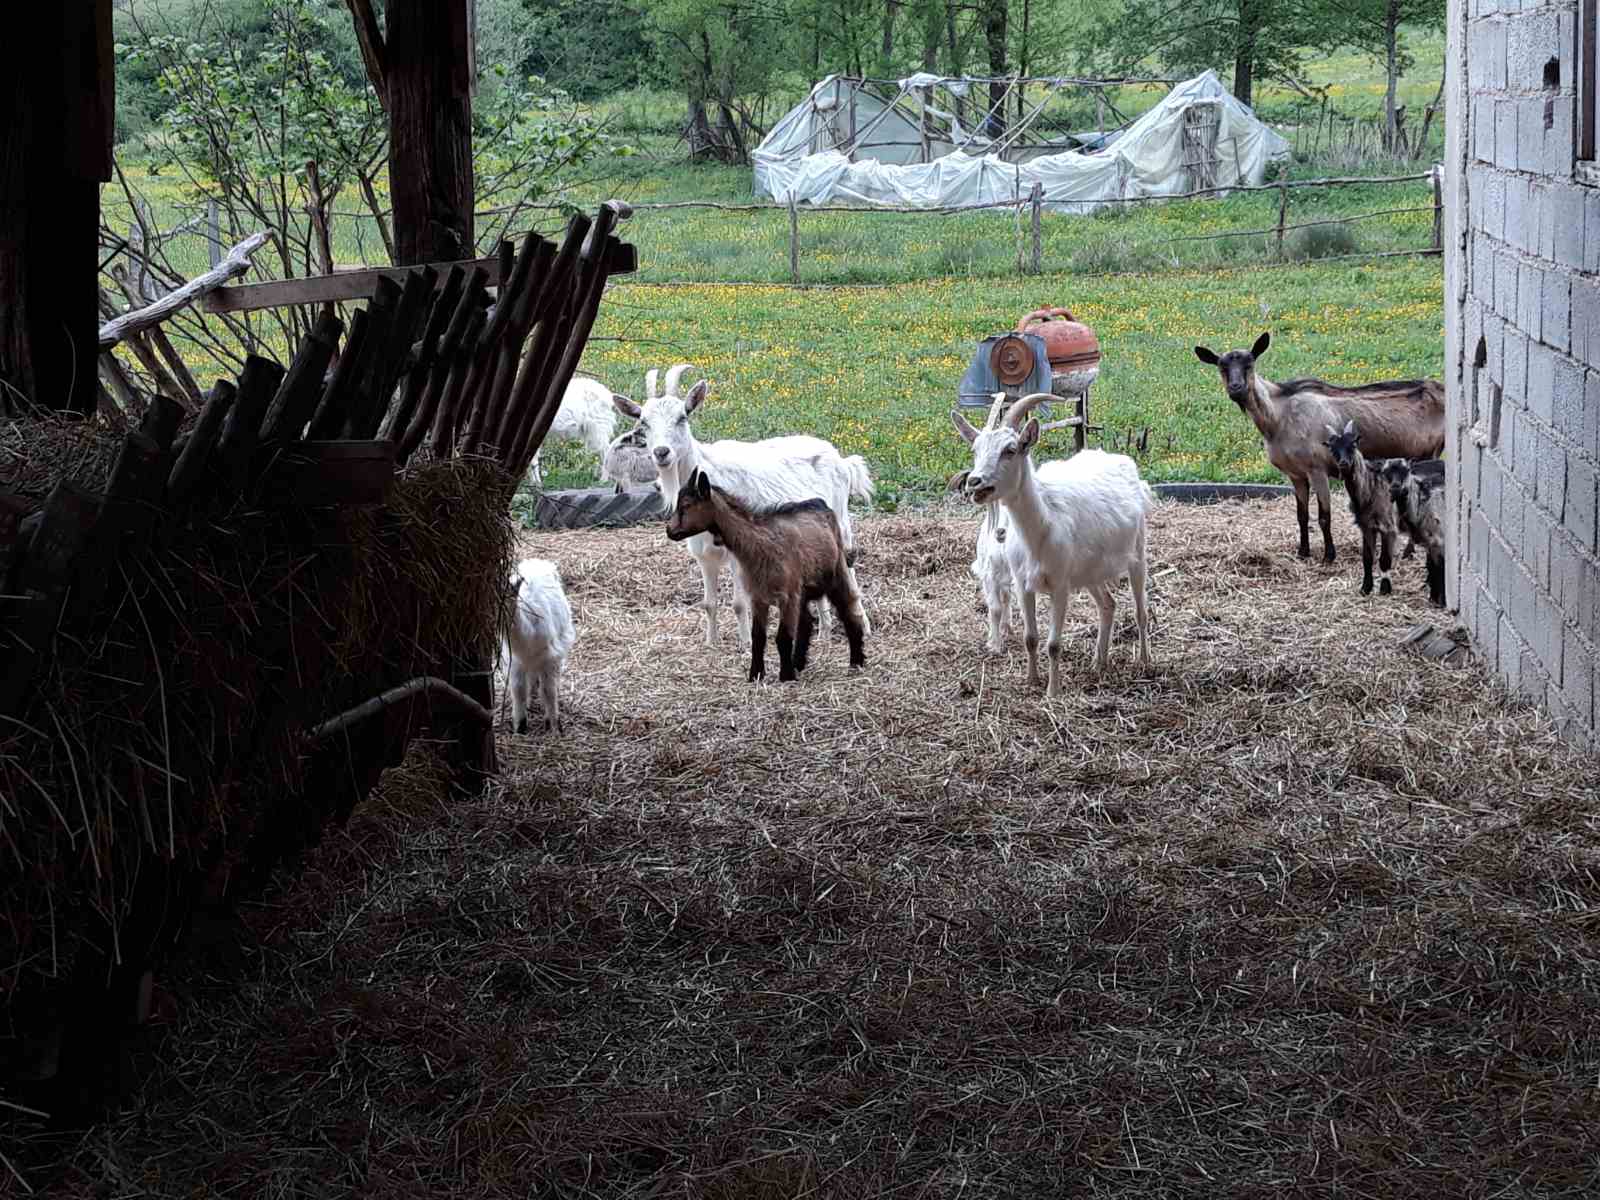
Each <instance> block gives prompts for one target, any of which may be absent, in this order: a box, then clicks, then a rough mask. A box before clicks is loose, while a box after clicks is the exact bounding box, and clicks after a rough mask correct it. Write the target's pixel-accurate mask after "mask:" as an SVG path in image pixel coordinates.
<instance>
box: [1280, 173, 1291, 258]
mask: <svg viewBox="0 0 1600 1200" xmlns="http://www.w3.org/2000/svg"><path fill="white" fill-rule="evenodd" d="M1288 218H1289V189H1288V187H1287V186H1285V185H1284V184H1283V183H1281V182H1280V183H1279V184H1278V258H1279V260H1280V261H1281V260H1282V258H1283V226H1284V224H1285V222H1286V221H1287V220H1288Z"/></svg>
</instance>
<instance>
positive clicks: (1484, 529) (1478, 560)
mask: <svg viewBox="0 0 1600 1200" xmlns="http://www.w3.org/2000/svg"><path fill="white" fill-rule="evenodd" d="M1467 528H1468V530H1469V532H1468V535H1467V562H1468V563H1470V564H1471V565H1472V567H1473V568H1475V569H1476V570H1477V571H1479V572H1483V571H1486V570H1487V569H1488V566H1489V561H1488V560H1489V518H1488V517H1486V516H1485V515H1484V513H1483V511H1482V510H1481V509H1480V510H1479V511H1477V512H1475V513H1473V514H1472V521H1471V523H1470V524H1469V525H1468V527H1467Z"/></svg>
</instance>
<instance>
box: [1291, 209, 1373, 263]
mask: <svg viewBox="0 0 1600 1200" xmlns="http://www.w3.org/2000/svg"><path fill="white" fill-rule="evenodd" d="M1312 219H1313V220H1317V219H1320V218H1312ZM1289 245H1290V254H1291V256H1292V257H1294V258H1332V257H1333V256H1334V255H1336V254H1359V253H1360V252H1361V239H1360V237H1358V236H1357V234H1356V231H1355V228H1354V227H1353V226H1350V225H1313V226H1311V227H1310V228H1307V229H1296V230H1295V231H1294V233H1293V234H1292V235H1291V236H1290V238H1289Z"/></svg>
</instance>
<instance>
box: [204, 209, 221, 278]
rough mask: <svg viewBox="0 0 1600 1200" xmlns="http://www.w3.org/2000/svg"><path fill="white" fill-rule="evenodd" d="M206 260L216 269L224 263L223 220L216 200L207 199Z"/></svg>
mask: <svg viewBox="0 0 1600 1200" xmlns="http://www.w3.org/2000/svg"><path fill="white" fill-rule="evenodd" d="M206 243H207V244H206V261H207V262H209V263H210V264H211V269H212V270H213V271H215V270H216V269H217V268H218V267H219V266H221V265H222V220H221V217H220V215H219V214H218V212H217V202H216V200H214V199H212V200H207V201H206Z"/></svg>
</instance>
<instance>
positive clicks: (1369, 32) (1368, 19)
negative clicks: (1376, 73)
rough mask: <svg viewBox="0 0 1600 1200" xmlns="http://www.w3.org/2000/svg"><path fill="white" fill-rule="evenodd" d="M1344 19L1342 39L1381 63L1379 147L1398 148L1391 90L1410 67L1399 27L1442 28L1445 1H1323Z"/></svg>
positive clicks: (1396, 111) (1397, 122)
mask: <svg viewBox="0 0 1600 1200" xmlns="http://www.w3.org/2000/svg"><path fill="white" fill-rule="evenodd" d="M1325 2H1326V3H1327V4H1328V5H1329V6H1330V7H1331V8H1332V9H1334V10H1335V11H1337V12H1338V13H1340V14H1341V15H1342V16H1343V17H1344V18H1345V21H1344V25H1345V29H1344V38H1343V40H1344V41H1345V42H1346V43H1347V44H1349V45H1352V46H1355V47H1357V48H1359V49H1361V50H1364V51H1366V52H1367V53H1368V54H1370V55H1372V57H1373V58H1375V59H1377V60H1378V61H1380V62H1382V63H1383V64H1384V74H1385V79H1386V83H1387V86H1386V87H1385V88H1384V94H1383V148H1384V149H1385V150H1387V151H1389V153H1391V154H1393V153H1396V152H1397V151H1398V150H1399V149H1400V145H1399V143H1400V115H1399V108H1398V106H1397V104H1396V103H1395V92H1396V88H1397V85H1398V84H1399V82H1400V76H1401V75H1403V74H1404V73H1405V72H1406V71H1408V70H1410V69H1411V66H1412V64H1413V61H1414V60H1413V59H1412V57H1411V54H1410V52H1409V51H1408V50H1407V49H1406V45H1405V40H1404V35H1403V34H1402V33H1401V27H1402V26H1410V27H1413V28H1424V29H1443V28H1444V22H1445V0H1325Z"/></svg>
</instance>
